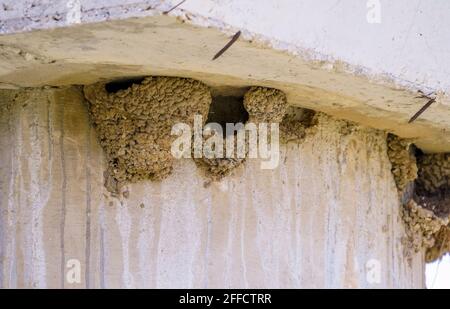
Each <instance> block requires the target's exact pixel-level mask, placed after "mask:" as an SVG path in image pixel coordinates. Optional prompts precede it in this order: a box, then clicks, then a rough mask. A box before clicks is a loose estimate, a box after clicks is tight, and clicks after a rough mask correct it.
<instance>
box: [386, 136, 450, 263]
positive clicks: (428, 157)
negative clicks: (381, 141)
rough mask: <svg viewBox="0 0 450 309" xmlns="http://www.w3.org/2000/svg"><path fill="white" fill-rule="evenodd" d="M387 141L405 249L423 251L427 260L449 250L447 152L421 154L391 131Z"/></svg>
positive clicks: (449, 167) (449, 164) (449, 170)
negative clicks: (400, 204) (401, 220)
mask: <svg viewBox="0 0 450 309" xmlns="http://www.w3.org/2000/svg"><path fill="white" fill-rule="evenodd" d="M387 143H388V156H389V159H390V161H391V164H392V174H393V176H394V179H395V183H396V185H397V189H398V192H399V196H400V199H401V202H402V204H403V206H402V212H401V215H402V218H403V221H404V222H405V224H406V239H407V240H408V241H407V242H406V243H407V245H406V249H407V250H408V251H409V252H419V251H425V252H426V260H427V262H431V261H433V260H435V259H438V258H440V257H441V256H442V255H443V254H445V253H446V252H449V251H450V237H449V236H450V228H449V216H450V154H445V153H440V154H423V153H421V152H420V151H419V150H417V149H414V146H412V145H411V144H410V143H409V142H408V141H406V140H403V139H401V138H399V137H397V136H395V135H392V134H389V135H388V138H387ZM408 255H410V254H408Z"/></svg>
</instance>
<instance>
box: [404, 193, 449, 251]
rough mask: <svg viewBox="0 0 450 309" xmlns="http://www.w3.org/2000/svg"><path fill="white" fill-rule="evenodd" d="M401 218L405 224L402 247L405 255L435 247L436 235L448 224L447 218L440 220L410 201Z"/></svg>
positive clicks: (405, 206)
mask: <svg viewBox="0 0 450 309" xmlns="http://www.w3.org/2000/svg"><path fill="white" fill-rule="evenodd" d="M401 215H402V218H403V221H404V222H405V224H406V237H407V238H406V239H405V240H404V245H405V249H406V252H405V253H406V255H407V256H409V255H410V254H411V252H414V253H416V252H420V251H422V250H428V249H431V248H433V247H434V246H435V245H436V239H437V234H438V233H439V232H440V230H441V229H442V228H444V227H446V226H447V225H448V223H449V219H448V218H440V217H438V216H436V215H435V214H434V213H433V212H432V211H430V210H428V209H425V208H423V207H421V206H419V205H417V204H416V202H414V201H413V200H410V201H409V202H408V203H407V204H406V205H404V207H403V209H402V214H401Z"/></svg>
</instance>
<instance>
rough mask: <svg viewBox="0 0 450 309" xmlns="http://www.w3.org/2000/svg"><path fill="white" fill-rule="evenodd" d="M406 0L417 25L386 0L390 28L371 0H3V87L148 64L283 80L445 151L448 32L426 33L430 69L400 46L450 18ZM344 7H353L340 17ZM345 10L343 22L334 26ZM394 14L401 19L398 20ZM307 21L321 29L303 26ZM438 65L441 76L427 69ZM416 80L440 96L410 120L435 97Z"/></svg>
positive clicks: (240, 78) (354, 116)
mask: <svg viewBox="0 0 450 309" xmlns="http://www.w3.org/2000/svg"><path fill="white" fill-rule="evenodd" d="M324 2H325V3H326V4H327V5H328V4H332V3H334V2H333V1H324ZM358 2H361V1H358ZM402 2H403V3H404V4H405V6H406V8H405V10H404V14H406V15H404V17H405V18H406V17H411V16H416V19H417V20H420V22H418V24H419V26H417V27H419V28H417V29H416V26H415V23H413V25H414V26H411V27H410V28H407V27H406V28H405V27H404V26H405V25H404V22H400V21H401V19H400V18H397V19H392V20H391V18H390V16H391V14H393V13H395V12H400V11H401V9H402V7H401V6H393V7H391V6H389V5H388V4H387V3H384V2H383V7H384V8H385V9H387V8H390V9H392V10H393V13H392V12H391V13H389V12H390V11H389V12H387V11H388V10H384V12H385V13H386V14H387V15H383V16H384V19H383V22H382V24H381V25H382V26H380V27H382V28H381V29H384V30H381V29H378V30H373V29H372V30H370V29H369V28H366V27H371V26H374V25H369V24H368V23H367V20H366V18H365V17H366V15H365V14H364V13H367V8H364V7H363V8H361V7H359V6H358V5H357V4H356V2H355V1H348V3H346V4H345V5H342V7H340V6H339V5H337V4H336V5H337V7H336V8H334V9H330V11H329V12H328V13H325V7H323V6H324V4H320V5H316V4H314V5H313V4H312V3H311V4H309V5H308V1H306V2H304V3H303V2H302V3H300V4H295V3H296V1H284V2H282V3H279V2H276V3H275V2H273V1H261V2H258V6H254V5H251V4H249V3H247V2H245V1H244V2H239V3H238V2H236V1H231V2H230V3H229V4H230V5H229V6H226V7H225V6H223V5H221V4H218V3H216V2H211V1H206V2H205V3H206V5H204V6H201V5H200V4H199V2H198V1H187V2H186V3H184V4H183V5H182V6H181V7H180V8H179V9H177V10H174V11H172V12H171V13H170V14H171V15H177V18H175V17H174V16H165V15H162V14H161V12H162V11H165V10H167V9H168V8H170V7H171V6H172V5H173V4H175V2H173V3H172V2H169V1H163V2H160V1H120V2H119V1H108V2H105V1H94V2H92V1H89V2H88V1H52V2H49V3H47V2H46V1H37V2H35V3H36V4H35V6H34V7H32V6H30V4H29V3H28V2H24V3H22V4H16V3H13V2H12V1H4V3H3V4H4V5H3V8H5V5H6V8H7V10H4V11H3V12H2V13H1V15H0V16H2V17H3V18H2V22H1V25H0V27H1V30H0V32H1V33H4V34H5V35H3V36H0V51H1V52H0V60H1V61H0V83H1V84H0V87H2V88H12V87H39V86H44V85H52V86H62V85H71V84H89V83H93V82H96V81H99V80H105V79H115V78H123V77H132V76H142V75H169V76H184V77H191V78H196V79H199V80H202V81H203V82H205V83H207V84H209V85H210V86H212V87H213V88H214V89H215V90H220V91H223V89H225V91H228V90H230V89H231V90H235V89H240V88H243V87H247V86H250V85H261V86H268V87H275V88H279V89H281V90H283V91H285V92H286V93H287V96H288V100H289V102H290V104H292V105H298V106H302V107H307V108H312V109H314V110H319V111H322V112H325V113H328V114H330V115H333V116H335V117H338V118H342V119H346V120H351V121H355V122H358V123H361V124H364V125H366V126H370V127H373V128H377V129H381V130H386V131H389V132H392V133H395V134H397V135H399V136H401V137H404V138H410V139H412V141H413V142H414V143H415V144H416V145H417V146H418V147H420V148H421V149H422V150H424V151H426V152H448V151H450V135H449V134H448V130H449V129H450V107H449V106H450V103H449V102H450V101H449V100H448V98H447V97H446V96H445V95H444V93H443V92H442V91H445V89H446V87H447V86H448V85H450V81H449V79H448V78H447V76H448V74H447V73H446V72H448V71H449V70H448V66H449V64H448V62H447V60H446V59H444V58H445V57H444V55H445V54H446V53H445V52H446V49H447V47H446V46H442V44H441V45H436V44H438V41H439V40H440V39H439V37H438V38H435V39H433V40H431V39H429V40H428V41H427V44H428V45H429V47H430V48H431V49H432V50H434V52H433V54H431V55H432V57H431V58H432V59H434V60H433V61H434V62H435V64H436V65H433V66H432V67H431V68H432V69H431V70H430V71H428V72H427V71H426V70H427V68H430V63H429V61H428V60H426V61H425V62H424V63H422V62H421V61H420V60H421V59H422V60H423V59H425V58H426V59H428V58H430V57H427V56H428V53H427V52H426V51H425V50H421V49H413V50H412V51H411V52H410V53H408V55H410V56H408V57H403V56H402V54H401V53H400V51H401V49H403V50H404V49H409V48H410V47H412V48H414V47H415V46H416V43H417V46H422V45H419V42H417V40H416V39H412V38H413V37H414V38H415V36H413V35H412V34H411V33H415V32H416V30H417V31H419V30H420V31H422V32H423V33H422V34H424V33H425V34H431V33H433V31H434V30H436V29H438V28H439V27H440V26H442V27H441V28H440V29H442V31H441V32H440V38H441V39H442V38H445V36H446V35H447V33H448V30H445V29H447V28H448V27H444V26H445V25H443V24H442V23H444V21H443V19H436V20H434V19H432V20H429V19H427V20H429V22H428V23H424V21H423V20H422V17H420V16H422V15H420V14H421V13H420V11H418V10H417V9H415V10H411V9H410V7H411V5H410V4H409V5H407V3H406V1H402ZM408 3H409V2H408ZM446 5H448V4H445V3H442V2H439V3H438V4H435V5H433V6H431V7H430V8H427V10H426V11H425V12H426V14H428V15H429V14H433V13H436V14H437V13H440V14H441V15H443V14H444V15H445V14H448V13H445V12H449V11H448V10H447V11H446V10H443V8H445V6H446ZM308 8H309V10H308ZM312 8H314V9H312ZM331 8H332V7H331ZM419 8H420V6H419ZM270 10H272V11H270ZM269 11H270V12H271V13H270V14H269V13H268V12H269ZM320 12H322V13H320ZM339 12H341V13H342V12H346V13H345V14H344V15H343V16H344V17H342V15H341V13H339ZM358 12H359V13H358ZM263 13H266V15H264V14H263ZM233 14H234V15H233ZM321 14H322V15H321ZM352 14H353V15H355V16H359V17H358V18H356V21H357V22H354V23H351V22H350V21H343V20H345V18H346V17H348V18H350V17H351V15H352ZM414 14H415V15H414ZM424 14H425V13H424ZM281 16H283V18H280V17H281ZM314 16H316V17H317V16H321V17H320V18H318V19H317V20H315V19H314ZM361 16H362V17H361ZM417 16H419V17H417ZM269 17H270V18H269ZM444 17H445V16H444ZM274 20H277V22H274ZM326 20H330V22H328V23H327V22H326ZM408 20H409V19H408ZM339 21H341V23H342V25H341V26H340V27H337V25H338V24H339ZM396 21H397V22H400V24H399V25H398V26H396V27H394V25H395V23H396ZM305 23H311V24H312V25H314V26H315V27H317V29H316V28H312V26H309V27H306V28H305V27H304V26H305ZM67 26H70V27H67ZM361 27H363V28H361ZM386 27H388V28H389V27H390V28H392V29H391V30H389V31H391V32H388V33H389V35H390V34H392V33H398V34H399V35H400V36H401V37H406V38H407V39H405V40H403V41H401V42H403V43H400V45H398V46H397V45H396V44H397V43H395V44H394V45H390V44H387V42H389V40H391V37H390V36H386V37H385V35H384V34H383V33H385V31H387V30H386ZM420 27H421V28H420ZM49 28H51V29H49ZM353 28H355V29H354V30H353V31H350V30H351V29H353ZM296 29H298V31H297V30H296ZM305 29H306V30H305ZM308 29H309V30H308ZM363 29H366V30H363ZM408 29H409V30H408ZM24 30H36V31H31V32H27V31H25V32H23V31H24ZM237 30H242V31H243V36H242V38H241V39H240V40H239V41H238V42H237V43H236V44H234V45H233V47H232V48H231V49H230V50H229V51H227V52H226V53H225V54H224V55H223V56H222V57H220V58H219V59H217V60H216V61H211V58H212V56H213V55H214V54H215V53H216V52H217V51H218V50H219V49H220V48H222V47H223V46H224V45H225V44H226V43H227V42H228V40H229V37H230V35H231V34H233V33H234V32H235V31H237ZM308 31H310V32H308ZM324 31H325V33H327V34H323V32H324ZM349 31H350V32H349ZM320 33H322V34H320ZM343 34H345V36H343ZM349 35H350V36H349ZM347 36H349V37H347ZM314 38H316V41H314V40H315V39H314ZM388 38H389V39H388ZM408 38H410V39H408ZM338 41H339V42H338ZM314 42H315V43H314ZM422 43H423V42H422ZM424 44H425V43H424ZM399 46H400V47H399ZM269 47H270V48H269ZM370 48H373V51H372V52H370V53H369V52H368V51H369V49H370ZM393 48H394V50H393ZM276 49H284V51H280V50H276ZM344 50H347V51H348V53H347V54H344ZM308 51H309V52H308ZM395 51H397V52H395ZM438 51H439V53H438ZM441 52H442V53H441ZM389 55H391V56H389ZM395 59H397V61H398V63H396V62H395ZM249 60H251V61H249ZM383 61H385V63H384V64H382V62H383ZM434 62H433V63H434ZM411 68H416V69H414V70H412V69H411ZM402 72H406V73H404V74H403V73H402ZM429 72H433V74H432V76H434V77H433V78H428V79H426V78H425V77H426V76H429V75H430V74H429ZM386 76H390V78H387V77H386ZM436 78H437V79H436ZM227 89H228V90H227ZM418 89H423V90H426V91H437V92H438V100H437V102H436V103H435V104H433V105H432V106H431V107H430V109H429V110H427V111H426V113H424V114H423V115H422V116H421V117H420V118H419V119H418V120H417V121H416V122H414V123H413V124H407V121H408V119H409V118H410V117H411V116H412V115H413V114H414V113H415V112H416V111H417V110H419V109H420V108H421V107H422V106H423V105H424V104H425V103H426V100H423V99H416V98H415V96H416V91H417V90H418Z"/></svg>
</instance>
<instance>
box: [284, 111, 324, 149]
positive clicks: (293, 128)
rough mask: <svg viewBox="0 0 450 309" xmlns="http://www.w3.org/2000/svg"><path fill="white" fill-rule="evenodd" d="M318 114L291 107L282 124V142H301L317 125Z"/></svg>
mask: <svg viewBox="0 0 450 309" xmlns="http://www.w3.org/2000/svg"><path fill="white" fill-rule="evenodd" d="M315 116H316V112H314V111H312V110H309V109H304V108H300V107H292V106H290V107H289V108H288V109H287V111H286V114H285V115H284V117H283V121H281V123H280V141H281V142H282V143H289V142H297V143H298V142H300V141H301V140H303V139H304V138H305V136H306V134H307V133H308V130H309V131H310V130H311V127H314V126H315V125H316V124H317V119H316V117H315Z"/></svg>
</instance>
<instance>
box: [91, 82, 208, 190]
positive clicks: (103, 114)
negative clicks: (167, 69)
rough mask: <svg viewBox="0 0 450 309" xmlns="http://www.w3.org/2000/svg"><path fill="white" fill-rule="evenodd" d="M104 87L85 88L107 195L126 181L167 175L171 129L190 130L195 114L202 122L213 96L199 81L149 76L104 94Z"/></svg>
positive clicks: (169, 166)
mask: <svg viewBox="0 0 450 309" xmlns="http://www.w3.org/2000/svg"><path fill="white" fill-rule="evenodd" d="M105 86H106V84H105V83H97V84H94V85H91V86H86V87H84V93H85V96H86V98H87V99H88V101H89V103H90V104H89V111H90V114H91V119H92V121H93V123H94V125H95V127H96V130H97V134H98V138H99V141H100V144H101V146H102V147H103V149H104V150H105V152H106V155H107V158H108V162H109V168H108V171H107V173H106V175H105V176H106V177H105V184H106V185H107V187H108V188H109V189H110V190H111V191H116V189H117V186H120V184H121V183H124V182H136V181H138V180H143V179H150V180H160V179H163V178H165V177H166V176H167V175H169V174H170V172H171V170H172V163H173V162H172V161H173V157H172V155H171V153H170V147H171V142H172V141H173V139H174V138H175V137H174V136H171V135H170V132H171V128H172V125H173V124H175V123H177V122H183V123H187V124H190V125H191V126H192V125H193V120H194V115H195V114H200V115H202V116H203V119H206V115H207V113H208V109H209V105H210V103H211V95H210V92H209V89H208V87H207V86H205V85H204V84H202V83H201V82H199V81H196V80H192V79H186V78H174V77H148V78H145V79H144V80H143V81H142V82H141V83H140V84H133V85H132V86H131V87H128V88H126V89H121V90H118V91H116V92H108V91H107V90H106V87H105Z"/></svg>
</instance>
